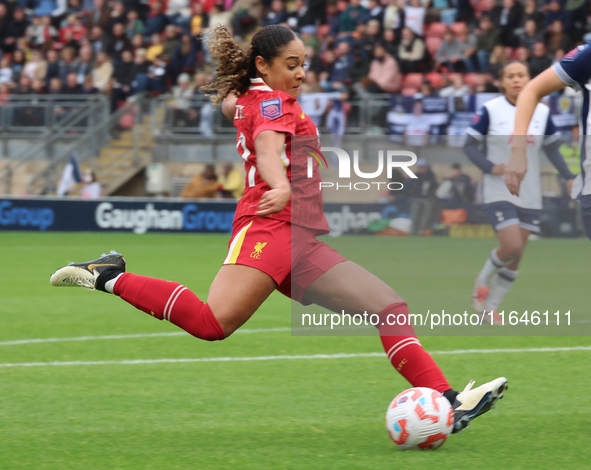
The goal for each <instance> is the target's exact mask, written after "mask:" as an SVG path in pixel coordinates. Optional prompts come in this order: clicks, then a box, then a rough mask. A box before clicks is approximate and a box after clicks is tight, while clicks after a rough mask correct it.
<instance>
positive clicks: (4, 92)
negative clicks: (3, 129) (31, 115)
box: [0, 75, 10, 104]
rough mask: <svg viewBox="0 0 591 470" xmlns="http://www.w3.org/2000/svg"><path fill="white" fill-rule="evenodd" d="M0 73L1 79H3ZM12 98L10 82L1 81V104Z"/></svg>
mask: <svg viewBox="0 0 591 470" xmlns="http://www.w3.org/2000/svg"><path fill="white" fill-rule="evenodd" d="M1 78H2V77H1V75H0V80H1ZM9 99H10V85H9V84H8V82H2V81H0V104H6V102H7V101H8V100H9Z"/></svg>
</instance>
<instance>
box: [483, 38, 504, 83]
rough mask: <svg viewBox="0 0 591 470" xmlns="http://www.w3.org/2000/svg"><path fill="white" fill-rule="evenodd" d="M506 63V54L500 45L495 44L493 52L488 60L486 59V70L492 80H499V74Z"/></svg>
mask: <svg viewBox="0 0 591 470" xmlns="http://www.w3.org/2000/svg"><path fill="white" fill-rule="evenodd" d="M506 61H507V52H506V50H505V48H504V47H503V46H502V45H501V44H497V45H496V46H495V47H494V48H493V50H492V54H491V55H490V58H489V59H488V70H487V72H488V73H490V74H491V75H492V76H493V78H495V79H496V78H499V72H500V71H501V70H502V69H503V67H504V66H505V62H506Z"/></svg>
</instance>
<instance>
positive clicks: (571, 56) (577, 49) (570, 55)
mask: <svg viewBox="0 0 591 470" xmlns="http://www.w3.org/2000/svg"><path fill="white" fill-rule="evenodd" d="M588 48H589V44H583V45H582V46H577V47H575V48H574V49H573V50H572V51H570V52H569V53H568V54H566V55H565V56H564V59H563V60H574V59H575V57H577V56H578V55H579V54H580V53H581V52H583V51H584V50H586V49H588Z"/></svg>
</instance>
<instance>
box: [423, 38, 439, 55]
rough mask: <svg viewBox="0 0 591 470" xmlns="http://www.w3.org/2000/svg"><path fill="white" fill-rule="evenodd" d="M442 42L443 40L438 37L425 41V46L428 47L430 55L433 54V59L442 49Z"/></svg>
mask: <svg viewBox="0 0 591 470" xmlns="http://www.w3.org/2000/svg"><path fill="white" fill-rule="evenodd" d="M442 42H443V39H441V38H438V37H430V38H429V37H428V38H426V39H425V45H426V46H427V50H428V51H429V54H431V57H433V58H435V53H436V52H437V51H438V50H439V48H440V47H441V43H442Z"/></svg>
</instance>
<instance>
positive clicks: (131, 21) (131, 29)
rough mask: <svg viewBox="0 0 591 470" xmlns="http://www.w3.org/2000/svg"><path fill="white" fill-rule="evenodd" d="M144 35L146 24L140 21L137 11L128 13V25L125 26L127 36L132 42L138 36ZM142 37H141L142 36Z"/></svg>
mask: <svg viewBox="0 0 591 470" xmlns="http://www.w3.org/2000/svg"><path fill="white" fill-rule="evenodd" d="M143 33H144V22H143V21H142V20H140V19H139V17H138V12H137V10H129V11H128V12H127V24H126V25H125V34H126V35H127V38H128V39H129V40H130V41H131V40H133V37H134V36H136V35H138V34H139V35H142V34H143ZM140 37H141V36H140Z"/></svg>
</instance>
